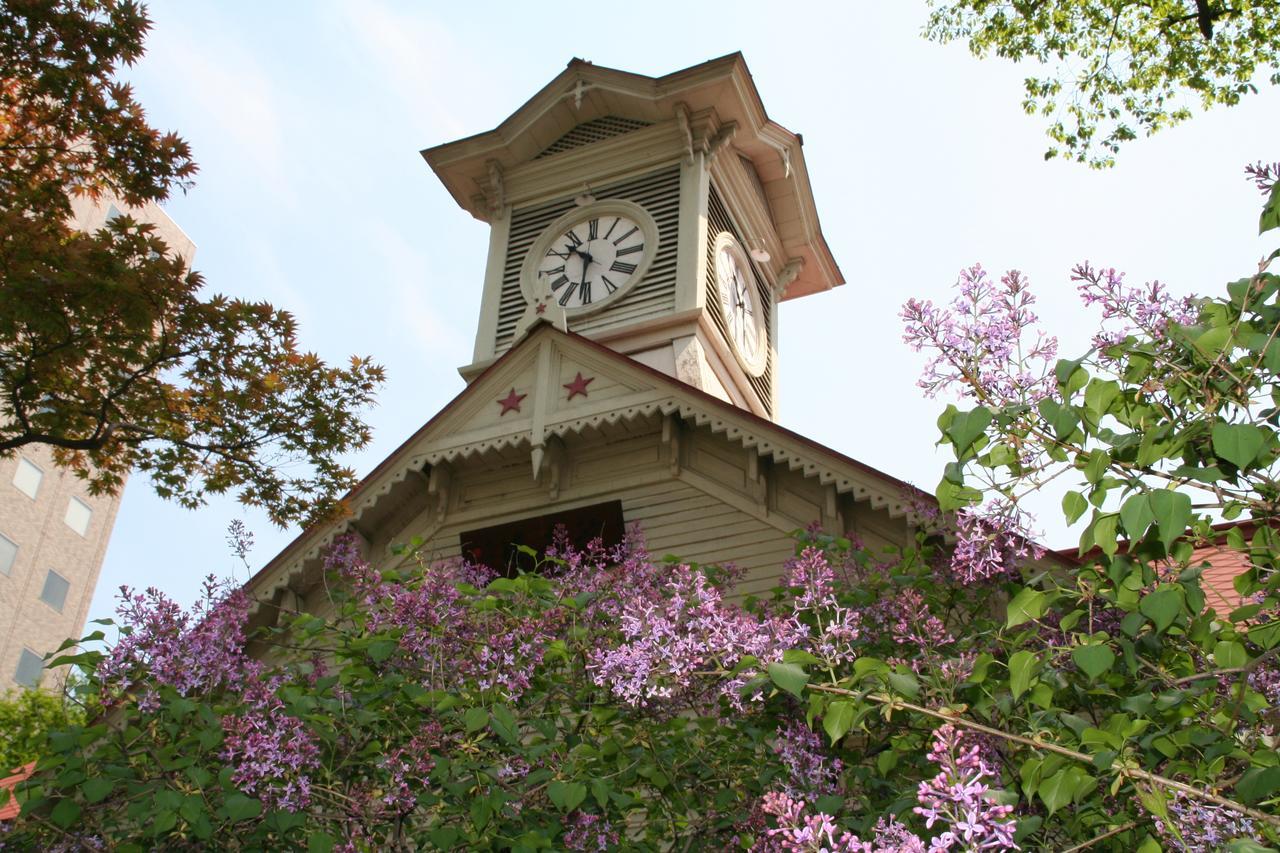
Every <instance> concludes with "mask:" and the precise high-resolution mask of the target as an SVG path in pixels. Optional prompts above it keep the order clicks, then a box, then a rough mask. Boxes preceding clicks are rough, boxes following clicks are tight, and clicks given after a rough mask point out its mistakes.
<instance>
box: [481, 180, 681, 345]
mask: <svg viewBox="0 0 1280 853" xmlns="http://www.w3.org/2000/svg"><path fill="white" fill-rule="evenodd" d="M592 192H593V193H594V194H595V195H596V197H597V198H600V199H606V198H620V199H625V200H627V201H632V202H635V203H636V204H638V205H640V206H641V207H643V208H644V209H645V210H647V211H649V215H650V216H652V217H653V220H654V222H656V223H657V225H658V254H657V255H656V256H655V257H654V259H653V263H651V264H650V265H649V270H648V272H646V273H645V276H644V278H643V279H641V280H640V281H638V282H636V284H635V285H634V286H632V287H631V289H630V290H628V291H627V292H626V293H625V294H624V295H622V296H621V297H619V299H618V301H617V302H611V303H609V304H608V305H607V306H605V307H603V308H601V309H600V310H599V311H597V312H595V313H593V314H589V315H587V316H586V317H581V318H577V319H574V318H570V320H569V329H570V330H571V331H573V332H577V333H578V334H581V335H590V334H591V333H592V332H593V331H595V330H598V329H601V328H604V327H607V326H615V325H618V324H620V323H626V322H630V321H632V320H635V319H638V318H640V317H647V316H653V315H655V314H658V313H661V312H663V311H673V310H675V307H676V297H675V285H676V243H677V237H678V234H677V227H678V225H679V215H680V168H679V167H678V166H677V167H674V168H671V169H664V170H663V171H660V172H653V173H651V174H648V175H644V176H642V177H639V178H634V179H632V180H629V181H623V182H620V183H616V184H612V185H610V186H606V187H598V188H597V187H592ZM572 207H573V201H572V200H571V199H563V200H561V201H555V202H551V203H549V204H543V205H539V206H537V207H526V208H522V209H520V210H516V211H513V212H512V214H511V234H510V236H509V237H508V238H507V259H506V266H505V267H504V268H503V271H502V300H501V302H500V303H499V306H498V333H497V338H496V340H495V344H496V352H497V353H498V354H499V355H500V354H502V353H503V352H505V351H506V349H507V348H508V347H509V346H511V339H512V337H513V336H514V334H515V327H516V323H517V322H519V320H520V315H521V314H523V313H524V309H525V301H524V292H523V291H522V290H521V289H520V268H521V266H522V265H523V264H524V258H525V255H526V254H528V252H529V247H530V246H532V245H533V243H534V241H535V240H537V239H538V235H539V234H541V233H542V231H543V229H545V228H546V227H547V226H548V225H550V224H551V222H552V221H554V220H555V219H556V218H557V217H559V216H561V215H562V214H563V213H564V212H565V211H567V210H569V209H570V208H572Z"/></svg>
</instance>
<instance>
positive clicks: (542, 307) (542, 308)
mask: <svg viewBox="0 0 1280 853" xmlns="http://www.w3.org/2000/svg"><path fill="white" fill-rule="evenodd" d="M533 311H534V313H535V314H545V313H547V303H545V302H539V303H538V304H537V305H536V306H534V309H533Z"/></svg>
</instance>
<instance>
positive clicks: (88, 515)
mask: <svg viewBox="0 0 1280 853" xmlns="http://www.w3.org/2000/svg"><path fill="white" fill-rule="evenodd" d="M76 504H79V505H80V506H81V507H82V508H83V509H84V512H85V516H84V529H83V530H81V529H80V528H79V527H77V526H76V525H74V524H72V523H71V519H72V516H71V512H72V510H74V509H75V507H76ZM62 523H63V524H65V525H66V526H67V527H70V528H71V529H72V530H74V531H75V532H76V533H79V534H80V535H81V536H88V535H89V527H90V525H92V524H93V507H91V506H89V505H88V504H87V503H85V502H84V501H82V500H80V499H79V498H71V500H69V501H67V511H66V513H65V514H64V515H63V517H62Z"/></svg>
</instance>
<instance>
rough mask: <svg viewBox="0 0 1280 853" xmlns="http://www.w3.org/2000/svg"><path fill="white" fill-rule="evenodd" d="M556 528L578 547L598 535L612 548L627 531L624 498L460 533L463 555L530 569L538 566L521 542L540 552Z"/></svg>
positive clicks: (512, 570)
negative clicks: (523, 550) (623, 505)
mask: <svg viewBox="0 0 1280 853" xmlns="http://www.w3.org/2000/svg"><path fill="white" fill-rule="evenodd" d="M556 528H563V529H564V533H565V534H566V536H567V537H568V540H569V543H570V544H571V545H573V546H574V547H575V548H583V547H585V546H586V545H587V543H588V542H591V541H593V540H596V539H599V540H600V543H601V544H602V545H603V546H604V547H605V548H612V547H614V546H615V545H619V544H621V542H622V538H623V534H624V533H625V532H626V531H625V528H624V526H623V523H622V501H608V502H606V503H600V504H594V505H592V506H584V507H580V508H578V509H566V510H560V511H559V512H553V513H550V514H549V515H539V516H536V517H534V518H522V519H520V520H519V521H512V522H509V523H507V524H497V525H494V526H493V527H485V528H482V529H480V530H469V531H467V532H466V533H463V534H462V535H461V536H460V537H459V539H460V542H459V545H460V546H461V548H462V556H464V557H465V558H466V559H467V560H469V561H471V562H472V563H476V564H477V565H481V566H488V567H489V568H491V569H494V570H495V571H497V572H499V573H501V574H504V575H506V576H507V577H514V576H515V575H516V573H517V571H525V572H529V571H533V570H534V568H536V566H537V560H536V559H534V558H533V557H531V556H530V555H529V554H527V553H524V552H522V551H521V550H520V548H519V546H521V545H526V546H528V547H529V548H532V549H533V550H534V551H536V552H537V553H538V555H539V556H541V555H542V554H543V552H544V551H546V549H547V546H548V545H550V544H552V542H553V541H554V540H555V535H556Z"/></svg>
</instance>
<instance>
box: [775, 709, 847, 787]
mask: <svg viewBox="0 0 1280 853" xmlns="http://www.w3.org/2000/svg"><path fill="white" fill-rule="evenodd" d="M773 751H774V753H775V754H776V755H777V756H778V760H779V761H780V762H781V763H782V767H783V769H784V770H785V771H786V775H785V776H784V777H783V779H782V785H783V792H784V793H786V794H788V795H790V796H792V797H797V798H817V797H823V796H828V795H831V794H838V793H840V774H841V773H842V771H843V770H844V764H843V763H842V762H841V761H840V759H838V758H832V757H830V756H828V755H827V753H826V750H824V749H823V746H822V738H821V737H819V736H818V735H817V734H816V733H815V732H814V731H813V730H812V729H810V728H809V727H808V726H807V725H805V724H804V723H803V722H801V721H799V720H793V721H791V722H789V723H786V724H784V725H782V726H780V727H779V728H778V734H777V737H776V738H775V739H774V741H773Z"/></svg>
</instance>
